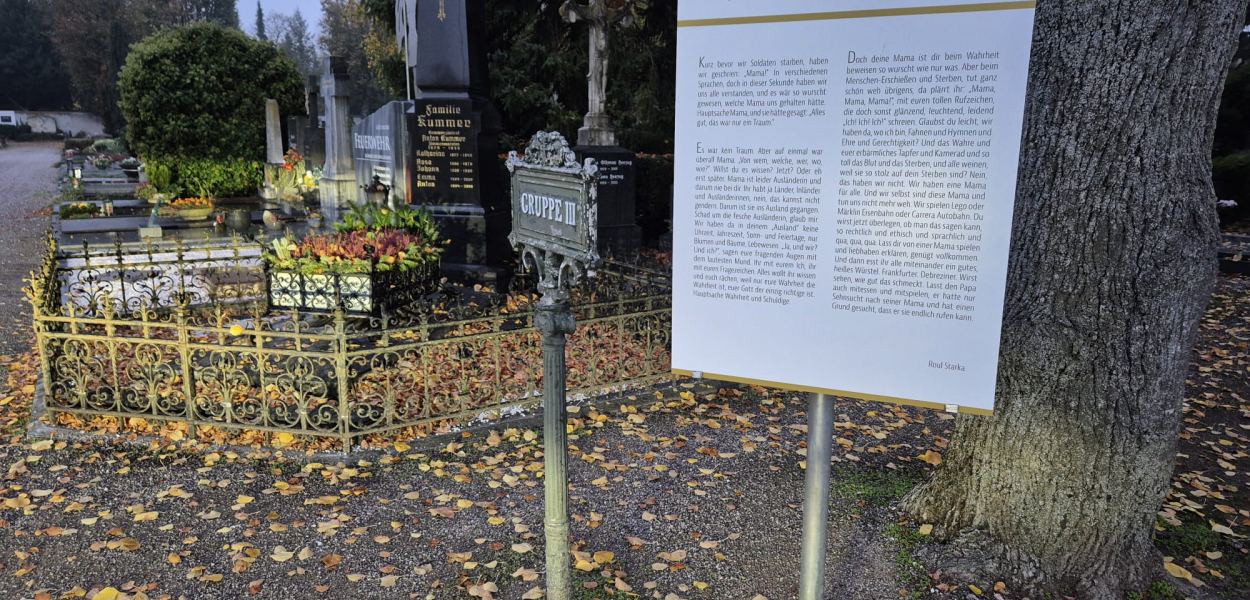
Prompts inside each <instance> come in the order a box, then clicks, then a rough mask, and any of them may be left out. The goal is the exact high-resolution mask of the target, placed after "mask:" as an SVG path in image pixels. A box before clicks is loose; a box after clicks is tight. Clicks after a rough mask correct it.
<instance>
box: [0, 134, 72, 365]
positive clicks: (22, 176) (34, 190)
mask: <svg viewBox="0 0 1250 600" xmlns="http://www.w3.org/2000/svg"><path fill="white" fill-rule="evenodd" d="M60 158H61V144H60V142H26V143H18V142H10V143H9V146H8V148H4V149H0V354H15V353H18V352H24V351H26V349H28V348H29V347H30V308H29V307H28V306H27V304H26V296H25V294H24V293H23V292H22V289H23V288H24V287H25V286H26V282H25V281H24V280H25V279H26V278H28V277H29V276H30V272H31V271H32V270H34V268H35V267H36V266H37V265H38V264H39V260H40V258H41V256H42V253H43V249H44V232H45V231H47V229H48V211H47V210H45V209H47V207H48V206H49V205H50V204H51V202H52V201H53V200H54V198H55V197H56V194H57V182H58V179H59V172H58V171H57V169H56V168H54V165H55V164H56V162H57V161H59V160H60Z"/></svg>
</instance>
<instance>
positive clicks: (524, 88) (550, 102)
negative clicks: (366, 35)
mask: <svg viewBox="0 0 1250 600" xmlns="http://www.w3.org/2000/svg"><path fill="white" fill-rule="evenodd" d="M361 3H362V4H363V5H364V8H365V10H366V12H367V13H368V14H369V15H370V16H371V17H373V20H374V23H373V25H372V26H373V29H374V31H375V32H376V33H375V36H374V38H375V39H377V40H379V41H380V42H381V43H375V44H369V43H366V55H367V58H368V63H369V66H370V68H371V69H372V70H373V73H374V76H376V77H377V79H378V81H380V82H382V84H384V85H385V87H387V88H388V89H389V90H390V92H391V93H392V94H393V95H395V96H396V97H399V96H400V95H401V94H402V93H403V90H404V64H403V59H402V56H401V55H400V53H399V49H398V48H397V47H396V44H395V41H394V40H395V35H394V31H395V8H394V4H395V3H394V1H393V0H361ZM560 4H561V2H560V0H553V1H540V2H512V1H509V0H486V7H487V10H486V15H487V22H486V27H487V38H488V39H487V43H488V44H489V46H488V48H487V54H488V58H489V63H490V78H491V87H492V89H491V92H492V96H493V98H494V101H495V104H496V105H497V106H498V108H499V111H500V113H501V116H502V119H503V128H504V135H503V140H501V143H502V145H503V147H504V148H517V147H520V146H523V145H524V144H525V142H526V141H527V140H528V139H529V136H530V135H532V134H533V133H534V132H535V131H538V130H540V129H556V130H559V131H560V132H561V133H563V134H564V135H565V137H567V138H569V139H576V134H577V128H578V127H580V126H581V121H582V115H584V114H585V113H586V110H587V106H586V72H587V54H588V52H589V49H588V45H587V44H588V42H587V37H588V33H587V27H586V25H585V24H582V23H578V24H569V23H565V22H564V21H563V20H561V19H560V13H559V8H560ZM633 21H634V22H633V24H632V25H631V26H629V27H626V28H623V29H617V30H614V31H613V32H612V34H611V36H612V37H611V42H610V43H611V59H610V62H609V65H608V66H609V74H608V111H609V113H610V114H611V116H612V118H613V120H614V122H615V125H616V128H617V137H618V138H619V139H620V140H621V143H622V144H623V145H625V146H627V147H629V148H631V149H634V150H637V151H640V152H657V153H668V152H672V148H673V109H674V101H675V93H676V91H675V77H676V63H677V3H676V2H671V1H665V0H637V1H636V2H635V3H634V20H633Z"/></svg>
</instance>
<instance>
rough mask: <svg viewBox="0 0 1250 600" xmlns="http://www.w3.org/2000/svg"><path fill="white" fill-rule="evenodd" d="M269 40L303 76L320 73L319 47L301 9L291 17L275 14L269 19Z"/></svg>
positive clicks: (296, 10)
mask: <svg viewBox="0 0 1250 600" xmlns="http://www.w3.org/2000/svg"><path fill="white" fill-rule="evenodd" d="M267 31H268V33H269V39H270V40H271V41H272V42H273V43H274V44H277V46H278V48H280V49H281V50H282V52H283V53H284V54H286V55H287V58H290V59H291V62H293V63H295V66H296V67H298V68H299V70H300V72H301V73H303V74H312V73H318V72H320V68H319V65H318V63H319V62H320V61H319V60H317V46H316V43H315V42H314V41H313V37H312V32H310V31H309V30H308V21H305V20H304V15H303V14H302V13H300V11H299V9H298V8H297V9H295V12H294V13H293V14H290V15H284V14H281V13H275V14H273V15H271V16H270V17H269V27H268V30H267Z"/></svg>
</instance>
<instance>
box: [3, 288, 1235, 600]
mask: <svg viewBox="0 0 1250 600" xmlns="http://www.w3.org/2000/svg"><path fill="white" fill-rule="evenodd" d="M1248 292H1250V281H1248V280H1244V279H1240V278H1224V279H1222V280H1221V287H1220V289H1219V291H1218V292H1217V294H1216V296H1215V298H1214V300H1213V303H1212V306H1211V309H1210V310H1209V312H1208V315H1207V318H1206V319H1205V320H1204V322H1203V331H1202V334H1201V337H1200V342H1199V346H1198V348H1197V352H1196V353H1195V364H1194V367H1193V369H1192V372H1191V376H1190V379H1189V382H1188V384H1189V385H1188V389H1187V400H1188V402H1187V406H1186V412H1185V415H1184V425H1183V431H1182V435H1181V440H1180V454H1179V455H1178V458H1177V470H1176V472H1175V476H1174V480H1173V489H1172V493H1171V494H1170V495H1169V497H1168V499H1167V501H1166V503H1165V505H1164V506H1163V507H1162V508H1161V510H1160V513H1159V521H1158V524H1157V532H1156V543H1157V546H1158V548H1159V550H1160V553H1161V557H1162V558H1161V560H1162V565H1161V567H1162V568H1161V572H1162V571H1166V572H1169V573H1171V574H1172V575H1173V576H1175V577H1177V578H1179V579H1178V580H1173V581H1174V583H1167V582H1163V581H1161V582H1160V583H1159V584H1158V585H1156V586H1155V588H1152V589H1151V590H1146V591H1145V592H1146V593H1147V595H1144V596H1138V597H1141V598H1156V599H1161V598H1169V597H1176V598H1179V597H1181V595H1180V594H1179V593H1177V591H1176V590H1177V588H1178V587H1180V588H1183V585H1195V586H1202V587H1203V588H1204V589H1206V590H1207V591H1210V592H1213V593H1214V594H1215V596H1216V597H1219V598H1242V597H1245V595H1246V594H1247V593H1250V560H1248V558H1247V556H1248V554H1250V544H1247V536H1250V511H1248V507H1250V481H1247V473H1250V425H1248V424H1247V419H1248V418H1250V401H1247V398H1248V397H1250V303H1248V302H1247V301H1246V300H1245V298H1247V297H1248V296H1250V294H1248ZM0 363H2V364H3V366H5V367H7V370H8V378H7V386H6V388H5V390H4V391H3V393H0V432H2V433H3V436H4V439H5V440H7V443H6V444H4V445H3V446H0V467H2V468H3V471H2V472H3V473H4V482H3V483H4V485H3V488H2V489H0V502H2V504H0V590H5V591H6V592H8V593H9V595H13V596H16V597H34V598H76V597H83V598H105V599H107V598H178V597H187V598H195V597H205V596H211V597H258V598H266V597H272V598H293V597H305V596H309V595H313V594H322V595H325V596H326V597H349V596H361V595H374V596H378V597H413V598H470V599H472V598H492V599H493V598H538V597H541V587H542V579H541V575H542V569H543V558H542V535H541V532H542V512H541V496H542V490H541V487H542V478H541V475H542V451H541V432H540V431H539V429H538V428H537V422H536V421H535V420H533V419H532V418H531V419H529V420H526V418H524V417H514V418H513V419H512V420H510V421H507V422H503V423H500V424H498V425H497V426H493V427H486V428H483V429H478V430H474V431H472V432H464V433H455V432H453V431H451V430H448V429H444V430H442V431H441V433H440V432H427V433H438V434H439V435H436V436H435V437H430V438H424V439H412V438H406V439H396V438H391V439H389V440H375V441H374V442H373V444H372V445H373V446H375V447H377V448H384V449H385V453H384V454H382V455H381V456H380V457H374V458H372V459H367V460H364V459H359V458H355V459H348V460H342V461H329V460H325V459H321V461H320V462H316V461H312V459H311V458H309V457H308V456H307V455H305V454H303V452H302V451H300V450H298V449H297V448H295V447H289V448H287V449H285V451H284V450H276V449H274V448H273V444H272V440H270V441H269V443H266V442H265V441H264V438H263V437H259V436H258V437H256V438H255V439H251V440H249V439H248V438H247V437H246V436H247V434H227V433H225V432H219V433H218V434H217V436H219V437H212V436H210V437H209V438H208V439H204V440H192V439H187V436H186V435H185V432H182V433H181V434H178V433H177V432H178V430H177V429H169V430H163V429H161V428H160V427H159V426H152V425H147V424H144V423H134V424H131V423H115V424H114V427H113V428H112V429H111V430H106V431H112V432H113V433H112V434H111V435H105V436H104V437H103V438H96V439H95V440H93V441H71V440H66V439H53V440H30V439H26V437H25V428H26V425H27V420H28V418H29V408H30V402H31V399H32V396H33V392H34V389H35V388H34V384H35V382H36V379H37V374H38V372H39V363H38V360H37V359H36V358H35V357H33V356H29V355H28V356H21V357H5V358H3V359H0ZM804 406H805V401H804V398H803V397H802V395H797V394H784V393H777V392H772V391H769V390H764V389H761V388H740V387H736V386H728V387H723V388H717V387H714V386H706V385H700V386H695V385H692V384H689V383H679V384H678V385H677V386H676V387H675V388H674V389H671V390H669V389H661V390H656V391H648V392H639V393H636V394H634V395H631V396H623V397H620V398H618V399H616V400H612V401H606V402H600V403H596V404H590V405H579V406H575V407H573V410H572V414H571V415H570V416H571V422H570V431H571V438H570V443H571V448H570V453H571V458H572V462H571V466H570V473H571V484H572V489H571V512H572V517H573V519H574V527H573V533H574V540H573V541H574V552H575V554H574V564H575V567H576V572H577V574H578V579H577V583H576V585H577V586H578V593H580V594H582V595H581V596H578V597H579V598H635V597H647V598H660V599H667V600H674V599H677V598H691V599H695V598H709V599H710V598H729V597H735V598H736V597H742V598H752V597H754V598H756V599H757V600H758V599H759V598H772V599H773V600H778V599H781V598H788V597H792V596H793V593H794V592H793V587H792V586H793V584H794V581H793V579H794V569H793V561H792V560H791V559H790V558H789V557H792V556H794V555H796V553H797V547H798V535H797V531H798V523H799V522H800V521H799V519H800V516H801V515H800V514H799V506H800V502H801V490H802V477H803V466H804V464H803V455H804V447H805V439H804V438H805V434H806V428H805V425H804V415H803V409H804ZM837 412H838V419H837V424H836V427H837V429H836V434H835V435H836V446H835V460H836V461H837V463H836V464H835V484H834V504H833V507H832V512H831V530H832V535H833V536H834V543H833V544H831V549H830V552H831V561H832V564H833V565H834V570H833V571H832V572H831V575H830V576H831V579H833V580H834V581H835V582H836V583H835V585H846V586H852V585H858V586H866V587H863V588H861V589H870V590H875V592H874V593H877V594H879V596H872V597H885V598H889V597H898V596H899V595H900V594H903V595H907V596H909V597H911V594H912V593H917V594H919V596H918V597H933V598H959V599H963V598H965V597H967V595H968V594H970V593H971V594H973V596H975V597H984V598H1003V599H1009V598H1017V597H1019V596H1017V595H1014V594H1013V593H1012V588H1011V586H1010V584H1009V582H1002V581H976V582H967V581H957V580H953V579H951V578H950V577H949V576H948V575H947V574H943V573H936V572H929V571H928V570H926V569H924V566H923V562H922V561H921V560H917V559H916V558H915V557H916V556H923V548H924V546H925V544H926V543H927V541H926V536H925V534H926V533H927V532H928V530H929V528H928V527H927V525H926V524H924V523H914V522H909V521H907V520H906V519H905V518H904V517H902V516H901V515H900V514H899V513H898V512H897V511H895V510H894V509H893V508H892V506H893V505H894V502H895V501H896V500H897V498H898V497H899V496H900V495H901V494H902V493H905V492H906V490H907V489H908V488H909V487H910V486H911V485H913V484H914V483H915V482H916V481H918V480H919V478H921V477H923V476H924V474H925V471H926V470H927V469H928V468H930V465H933V464H939V463H940V462H941V460H942V453H943V451H944V450H945V445H946V439H945V438H946V436H947V435H949V432H950V427H951V424H952V420H951V419H950V418H949V415H945V414H942V413H935V412H932V411H925V410H918V409H910V408H903V407H895V406H888V405H881V404H873V403H866V402H858V401H851V400H839V401H838V405H837ZM171 432H173V433H174V434H175V435H173V436H172V437H181V438H182V439H181V440H180V441H177V442H175V441H173V440H172V439H166V441H164V442H158V443H150V444H143V443H139V444H135V443H131V444H129V445H127V444H121V443H119V442H121V441H124V440H126V439H131V440H138V439H141V438H140V437H139V435H140V434H141V433H142V434H166V435H169V434H170V433H171ZM97 433H100V432H98V431H97ZM106 440H107V441H106ZM213 443H232V444H243V445H244V446H246V445H247V444H248V443H251V444H252V446H253V447H252V448H251V449H247V448H239V449H235V450H226V449H221V448H217V449H214V448H212V447H210V444H213ZM297 446H298V444H297ZM310 461H312V462H310ZM88 565H89V568H85V567H86V566H88ZM839 569H844V570H842V571H839ZM873 586H875V587H873ZM837 589H850V588H837Z"/></svg>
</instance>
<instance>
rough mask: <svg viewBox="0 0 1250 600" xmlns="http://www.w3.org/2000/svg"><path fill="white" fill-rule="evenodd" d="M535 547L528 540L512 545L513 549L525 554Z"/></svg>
mask: <svg viewBox="0 0 1250 600" xmlns="http://www.w3.org/2000/svg"><path fill="white" fill-rule="evenodd" d="M533 549H534V547H533V546H531V545H529V544H528V543H526V542H521V543H520V544H513V545H512V551H513V552H516V553H517V554H525V553H526V552H529V551H530V550H533Z"/></svg>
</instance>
